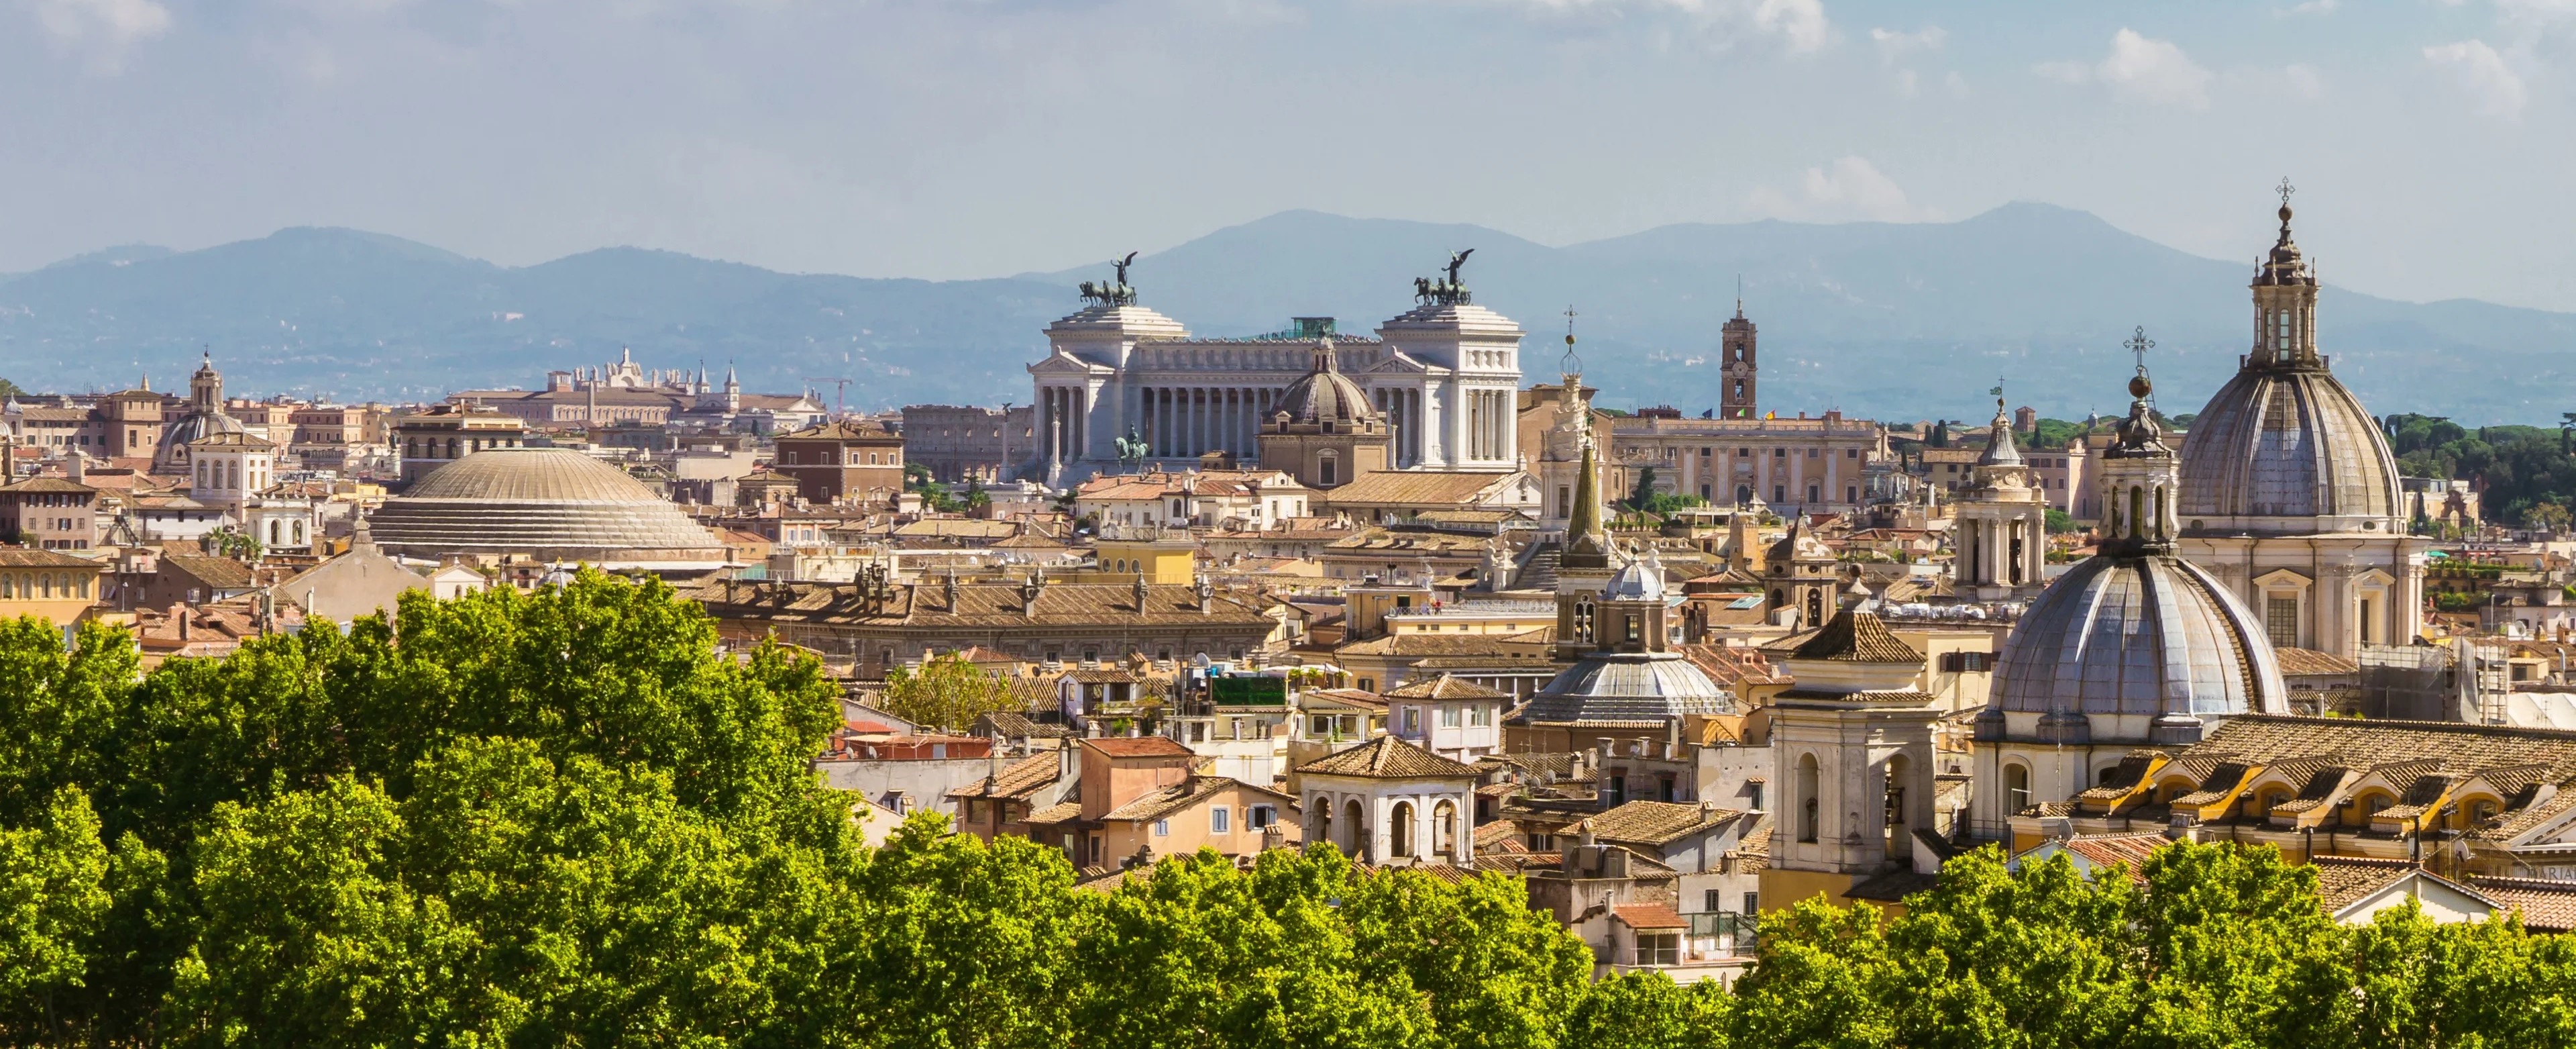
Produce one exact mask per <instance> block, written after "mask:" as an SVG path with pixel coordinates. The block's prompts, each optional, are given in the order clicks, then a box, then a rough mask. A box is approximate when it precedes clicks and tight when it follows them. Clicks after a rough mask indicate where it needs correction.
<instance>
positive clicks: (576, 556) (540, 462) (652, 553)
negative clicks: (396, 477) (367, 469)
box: [370, 448, 725, 567]
mask: <svg viewBox="0 0 2576 1049" xmlns="http://www.w3.org/2000/svg"><path fill="white" fill-rule="evenodd" d="M370 524H371V525H372V527H373V529H374V533H375V539H376V544H377V545H378V546H381V547H384V548H386V549H387V550H391V551H393V552H396V553H403V554H409V555H412V556H416V557H448V556H457V555H502V554H524V555H527V556H530V557H535V558H539V559H543V560H562V561H592V562H602V563H621V562H652V563H674V562H677V563H705V564H707V565H709V566H710V567H711V566H713V565H715V564H720V563H722V562H723V561H724V560H725V550H724V545H723V544H722V543H721V542H719V541H718V540H717V539H716V538H715V536H713V535H712V534H709V533H708V532H707V530H706V529H704V528H701V527H699V526H698V524H697V522H694V521H691V520H689V517H688V515H687V514H684V513H681V512H680V508H679V507H677V506H674V505H672V504H671V503H670V502H669V501H668V500H665V499H663V498H662V497H660V496H658V495H655V494H653V490H652V489H650V488H646V487H644V485H643V483H642V482H639V481H637V480H635V479H634V478H632V477H628V476H627V475H626V473H625V472H624V471H622V470H619V469H617V468H616V467H614V466H610V465H608V464H607V463H603V462H600V461H599V460H596V459H593V458H591V457H589V456H587V455H583V454H581V453H580V452H576V451H572V450H570V449H565V448H491V449H486V450H484V451H480V452H476V453H474V454H472V455H468V456H466V457H464V458H462V459H458V460H456V461H455V462H452V463H449V464H447V465H445V466H442V467H439V468H438V469H437V470H435V471H432V472H431V473H430V474H429V475H428V476H427V477H423V478H421V479H420V481H419V483H417V484H414V485H412V486H411V489H410V490H409V491H407V492H405V493H403V494H402V495H401V496H399V497H397V498H395V499H392V500H390V501H388V502H386V503H385V506H384V508H383V509H382V510H379V511H377V512H376V515H375V516H374V517H373V518H371V519H370Z"/></svg>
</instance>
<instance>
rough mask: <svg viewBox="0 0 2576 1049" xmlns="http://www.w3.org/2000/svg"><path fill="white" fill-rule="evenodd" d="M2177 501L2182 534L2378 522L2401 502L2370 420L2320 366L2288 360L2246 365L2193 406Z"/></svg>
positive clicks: (2383, 441) (2393, 465)
mask: <svg viewBox="0 0 2576 1049" xmlns="http://www.w3.org/2000/svg"><path fill="white" fill-rule="evenodd" d="M2177 499H2178V503H2179V507H2178V508H2179V510H2180V511H2181V516H2182V518H2183V529H2184V533H2185V534H2187V535H2188V534H2193V533H2200V532H2214V531H2225V532H2239V531H2254V532H2267V531H2268V532H2280V531H2298V532H2305V531H2356V530H2361V529H2362V528H2364V527H2366V525H2365V521H2369V520H2376V521H2378V522H2379V525H2378V527H2379V528H2382V529H2385V528H2388V527H2390V525H2389V523H2388V522H2392V521H2394V520H2395V519H2396V518H2397V516H2398V512H2399V511H2398V507H2399V506H2401V505H2403V504H2401V503H2400V502H2399V501H2398V489H2397V460H2396V458H2395V457H2394V456H2391V455H2390V454H2389V453H2388V441H2387V438H2385V437H2383V436H2382V435H2381V434H2380V432H2379V424H2378V422H2377V421H2376V420H2374V419H2372V418H2371V416H2370V413H2369V412H2368V411H2366V410H2364V409H2363V408H2362V406H2361V402H2360V401H2359V400H2358V399H2355V398H2354V397H2353V395H2352V391H2350V390H2347V389H2344V386H2343V384H2342V383H2340V382H2337V381H2335V377H2334V374H2333V373H2332V372H2329V371H2327V370H2326V368H2325V366H2324V365H2323V364H2322V363H2318V364H2300V363H2290V362H2281V363H2273V364H2260V363H2252V362H2249V363H2248V364H2247V365H2246V366H2245V367H2244V368H2243V369H2242V370H2240V371H2238V372H2237V373H2236V377H2235V378H2234V379H2231V380H2229V381H2228V383H2227V385H2225V386H2222V387H2219V390H2218V394H2217V395H2216V396H2214V397H2211V398H2210V399H2209V403H2208V404H2207V405H2206V406H2203V407H2202V408H2201V410H2200V414H2199V415H2198V416H2196V417H2194V418H2193V419H2192V422H2191V431H2190V433H2188V434H2187V435H2185V436H2184V438H2183V446H2182V487H2181V490H2180V492H2179V493H2178V495H2177ZM2264 518H2272V519H2276V520H2271V521H2265V520H2261V519H2264ZM2281 518H2307V519H2313V518H2328V519H2341V520H2324V521H2311V520H2289V521H2285V520H2277V519H2281ZM2247 519H2253V520H2247Z"/></svg>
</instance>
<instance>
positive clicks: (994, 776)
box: [984, 740, 1002, 793]
mask: <svg viewBox="0 0 2576 1049" xmlns="http://www.w3.org/2000/svg"><path fill="white" fill-rule="evenodd" d="M993 742H994V743H995V744H997V745H996V746H994V747H992V748H991V749H989V750H986V751H985V752H984V790H985V791H986V792H987V793H990V792H991V791H992V790H993V789H994V788H997V787H999V786H1001V785H1002V748H1001V747H1000V746H998V744H999V743H1000V742H1001V741H1000V740H994V741H993Z"/></svg>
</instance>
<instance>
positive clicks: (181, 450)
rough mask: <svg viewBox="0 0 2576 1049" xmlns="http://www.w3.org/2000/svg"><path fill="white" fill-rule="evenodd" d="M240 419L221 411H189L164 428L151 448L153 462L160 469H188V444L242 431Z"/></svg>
mask: <svg viewBox="0 0 2576 1049" xmlns="http://www.w3.org/2000/svg"><path fill="white" fill-rule="evenodd" d="M243 432H245V431H244V430H243V428H242V424H241V420H239V419H235V418H233V417H232V416H229V415H226V414H224V413H222V412H219V411H217V412H190V413H188V414H187V415H185V416H182V417H181V418H180V419H179V421H178V422H175V423H171V424H170V425H169V426H167V427H164V428H163V429H162V431H161V443H160V445H159V446H157V447H155V448H154V449H153V450H152V465H153V466H154V468H156V469H161V470H178V471H185V470H187V469H188V468H189V467H188V445H189V444H191V443H194V442H196V441H200V440H204V439H205V438H208V437H216V436H220V435H223V434H228V433H243Z"/></svg>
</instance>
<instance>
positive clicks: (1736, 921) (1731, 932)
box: [1682, 911, 1762, 955]
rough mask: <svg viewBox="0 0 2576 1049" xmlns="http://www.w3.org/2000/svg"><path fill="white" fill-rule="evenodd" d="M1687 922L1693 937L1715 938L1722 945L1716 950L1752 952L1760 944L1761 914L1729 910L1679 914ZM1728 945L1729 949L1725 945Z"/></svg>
mask: <svg viewBox="0 0 2576 1049" xmlns="http://www.w3.org/2000/svg"><path fill="white" fill-rule="evenodd" d="M1682 918H1683V920H1685V921H1688V922H1690V938H1691V939H1692V940H1693V941H1699V940H1708V939H1716V940H1718V941H1720V942H1721V943H1722V944H1724V945H1725V948H1722V949H1721V950H1720V951H1718V953H1720V954H1738V955H1747V954H1752V953H1754V952H1755V951H1757V950H1758V949H1760V947H1761V946H1762V916H1761V915H1758V914H1737V913H1735V912H1733V911H1703V912H1701V913H1698V914H1685V915H1682ZM1728 948H1731V949H1728Z"/></svg>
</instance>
